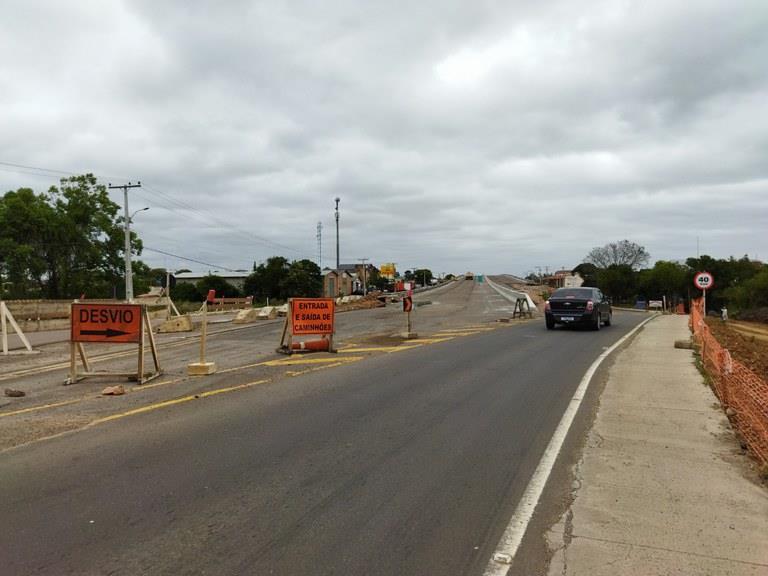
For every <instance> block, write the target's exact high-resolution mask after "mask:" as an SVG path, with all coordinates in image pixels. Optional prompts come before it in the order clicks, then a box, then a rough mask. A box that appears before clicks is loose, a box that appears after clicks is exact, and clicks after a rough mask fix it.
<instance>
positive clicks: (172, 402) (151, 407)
mask: <svg viewBox="0 0 768 576" xmlns="http://www.w3.org/2000/svg"><path fill="white" fill-rule="evenodd" d="M269 381H270V380H269V379H268V378H267V379H265V380H256V381H255V382H247V383H246V384H239V385H237V386H229V387H227V388H217V389H215V390H209V391H207V392H201V393H200V394H192V395H190V396H182V397H181V398H174V399H172V400H165V401H164V402H157V403H155V404H149V405H147V406H142V407H141V408H135V409H133V410H128V411H126V412H119V413H117V414H112V415H111V416H105V417H104V418H99V419H98V420H94V421H93V422H91V425H96V424H103V423H104V422H110V421H112V420H118V419H120V418H127V417H128V416H135V415H136V414H143V413H145V412H152V411H153V410H159V409H160V408H166V407H168V406H174V405H175V404H182V403H184V402H191V401H192V400H199V399H201V398H208V397H209V396H215V395H217V394H225V393H227V392H235V391H237V390H243V389H245V388H250V387H251V386H256V385H258V384H264V383H266V382H269Z"/></svg>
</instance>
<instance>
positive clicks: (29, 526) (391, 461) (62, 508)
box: [0, 313, 643, 576]
mask: <svg viewBox="0 0 768 576" xmlns="http://www.w3.org/2000/svg"><path fill="white" fill-rule="evenodd" d="M642 318H643V317H642V316H640V315H635V314H631V313H625V314H622V313H617V314H616V315H615V317H614V325H613V326H612V327H610V328H606V329H604V330H602V331H600V332H590V331H577V330H556V331H547V330H545V328H544V325H543V324H544V323H543V320H541V321H537V322H535V323H529V324H524V325H519V326H514V327H510V328H502V329H498V330H494V331H489V332H486V333H481V334H477V335H474V336H468V337H465V338H461V339H455V340H451V341H447V342H442V343H438V344H433V345H430V346H423V347H420V348H416V349H413V350H406V351H402V352H398V353H394V354H385V355H379V356H373V357H370V358H366V359H365V360H364V361H360V362H356V363H352V364H347V365H344V366H340V367H336V368H332V369H328V370H322V371H317V372H310V373H307V374H305V375H303V376H301V377H297V378H290V379H285V380H278V381H276V382H273V383H269V384H265V385H262V386H254V387H251V388H248V389H245V390H242V391H238V392H233V393H230V394H221V395H217V396H212V397H209V398H205V399H204V400H201V401H195V402H191V403H186V404H181V405H175V406H169V407H167V408H164V409H161V410H157V411H153V412H149V413H146V414H140V415H136V416H132V417H129V418H125V419H120V420H116V421H114V422H110V423H107V424H103V425H99V426H95V427H91V428H88V429H85V430H82V431H79V432H77V433H75V434H71V435H66V436H62V437H58V438H53V439H50V440H46V441H43V442H38V443H34V444H31V445H28V446H22V447H19V448H17V449H14V450H11V451H8V452H5V453H2V454H0V491H2V494H3V497H2V498H0V518H2V522H1V523H0V559H2V560H1V562H2V564H1V565H0V572H2V574H9V575H16V574H51V575H57V576H59V575H64V574H78V575H90V574H125V575H129V574H130V575H133V574H173V575H178V574H215V575H227V574H233V575H235V574H237V575H241V574H290V575H304V574H312V575H318V574H370V575H375V574H382V575H383V574H386V575H425V574H441V575H451V574H480V573H482V571H483V568H484V566H485V564H486V562H487V561H488V558H489V556H490V554H491V552H492V550H493V549H494V547H495V545H496V543H497V541H498V538H499V536H500V535H501V533H502V531H503V529H504V527H505V525H506V523H507V521H508V519H509V516H510V514H511V511H512V510H513V509H514V506H515V504H516V502H517V499H518V498H519V496H520V495H521V493H522V491H523V490H524V488H525V486H526V484H527V482H528V479H529V477H530V475H531V473H532V471H533V469H534V468H535V467H536V464H537V463H538V460H539V457H540V455H541V453H542V452H543V450H544V447H545V446H546V444H547V442H548V440H549V438H550V436H551V433H552V432H553V430H554V428H555V427H556V425H557V423H558V421H559V419H560V417H561V415H562V413H563V411H564V409H565V406H566V405H567V403H568V401H569V400H570V398H571V396H572V394H573V391H574V390H575V388H576V386H577V385H578V382H579V380H580V378H581V376H582V375H583V374H584V372H585V371H586V369H587V368H588V366H589V365H590V364H591V362H592V361H593V360H594V359H595V358H596V357H597V356H598V355H599V354H600V353H601V352H602V351H603V349H604V348H605V347H607V346H609V345H611V344H612V343H613V342H615V341H616V340H617V339H618V338H620V337H621V336H622V335H623V334H625V333H626V332H627V331H629V330H630V329H631V328H632V327H633V326H635V325H636V324H637V323H639V322H640V321H641V320H642ZM237 378H238V377H236V376H234V375H233V376H232V381H231V384H232V385H235V384H238V383H240V381H238V380H237Z"/></svg>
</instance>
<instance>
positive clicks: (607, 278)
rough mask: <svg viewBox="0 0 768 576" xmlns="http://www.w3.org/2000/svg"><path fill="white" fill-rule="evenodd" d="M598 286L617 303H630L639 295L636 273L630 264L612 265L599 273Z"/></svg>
mask: <svg viewBox="0 0 768 576" xmlns="http://www.w3.org/2000/svg"><path fill="white" fill-rule="evenodd" d="M597 286H598V288H600V290H602V291H603V292H604V293H605V294H606V295H608V296H610V297H611V298H613V299H614V300H616V301H617V302H629V301H630V300H631V299H632V298H633V297H634V296H635V294H637V280H636V273H635V271H634V270H632V267H631V266H629V264H611V265H610V266H608V268H604V269H600V270H598V271H597Z"/></svg>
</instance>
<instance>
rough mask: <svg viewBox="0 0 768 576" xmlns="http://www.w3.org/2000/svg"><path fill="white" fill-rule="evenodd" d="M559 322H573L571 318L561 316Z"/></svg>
mask: <svg viewBox="0 0 768 576" xmlns="http://www.w3.org/2000/svg"><path fill="white" fill-rule="evenodd" d="M560 320H562V321H563V322H573V316H561V317H560Z"/></svg>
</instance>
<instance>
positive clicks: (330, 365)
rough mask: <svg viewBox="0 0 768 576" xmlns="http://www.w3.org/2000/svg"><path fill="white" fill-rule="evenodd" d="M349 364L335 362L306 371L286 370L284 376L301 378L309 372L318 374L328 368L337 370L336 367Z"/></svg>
mask: <svg viewBox="0 0 768 576" xmlns="http://www.w3.org/2000/svg"><path fill="white" fill-rule="evenodd" d="M344 364H349V362H337V363H336V364H326V365H325V366H315V367H314V368H307V369H306V370H288V371H287V372H286V374H288V376H291V377H296V376H301V375H302V374H309V373H310V372H318V371H320V370H327V369H328V368H337V367H338V366H344Z"/></svg>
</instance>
